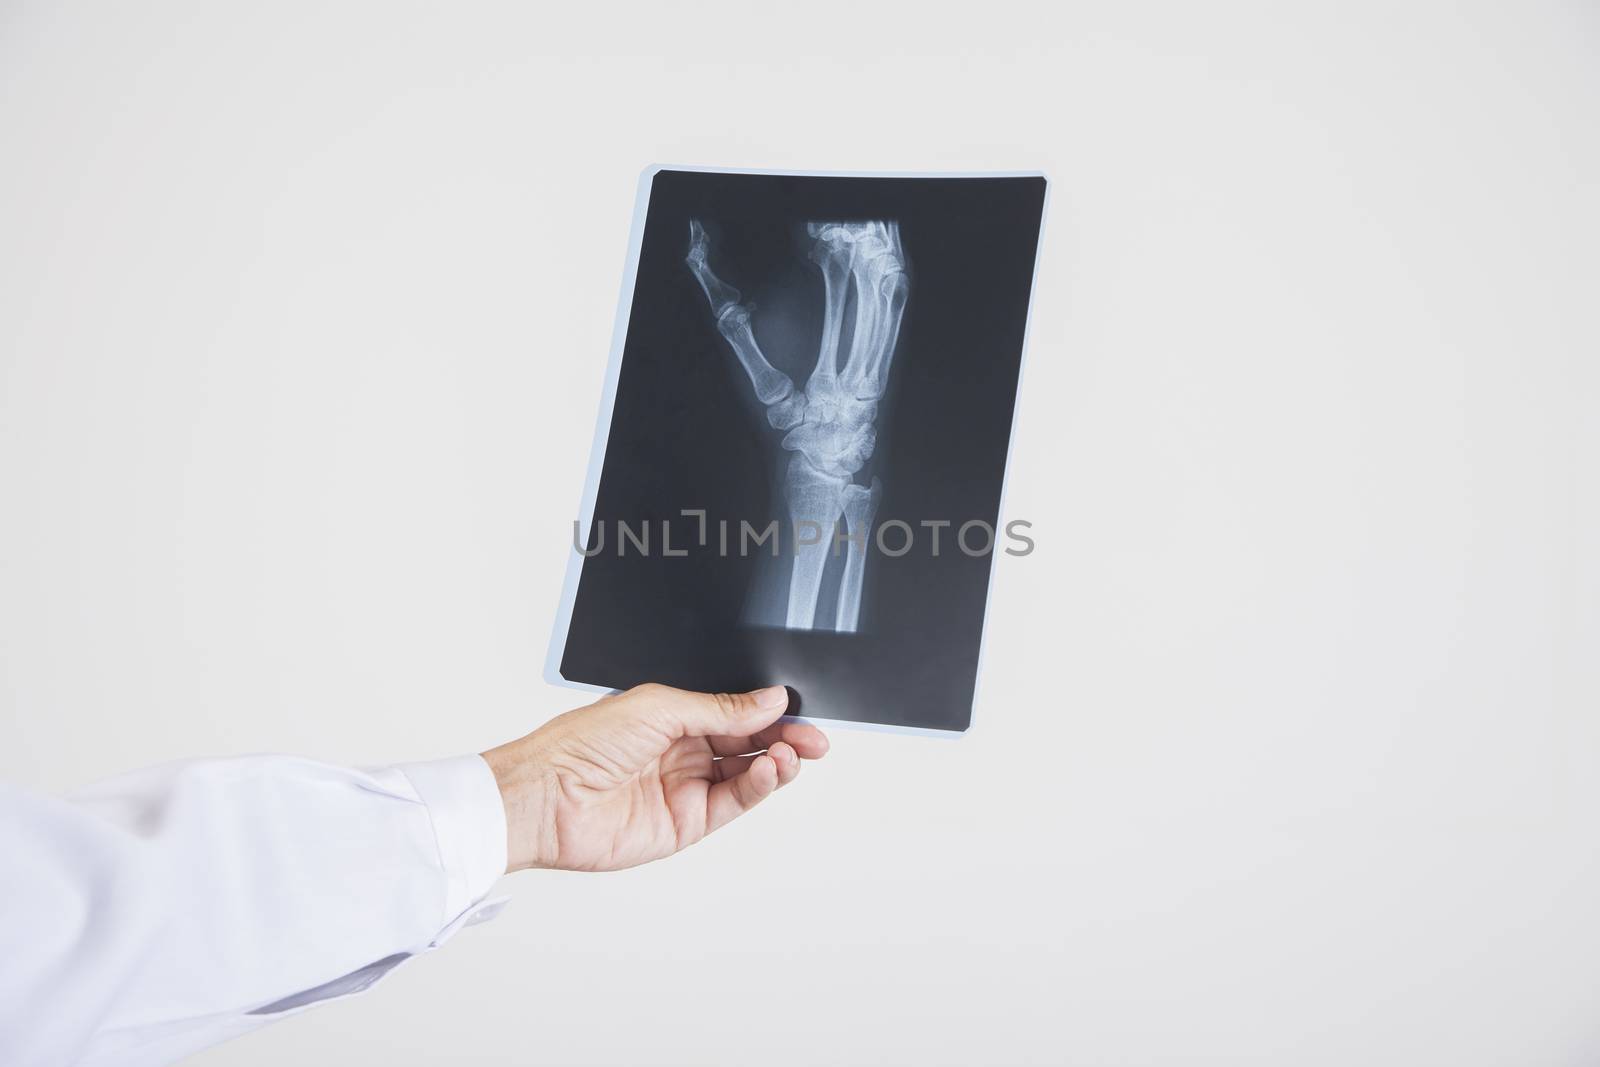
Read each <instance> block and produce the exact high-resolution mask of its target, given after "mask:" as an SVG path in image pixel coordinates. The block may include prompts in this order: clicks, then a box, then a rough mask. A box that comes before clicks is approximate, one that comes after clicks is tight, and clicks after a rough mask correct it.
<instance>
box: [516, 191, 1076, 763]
mask: <svg viewBox="0 0 1600 1067" xmlns="http://www.w3.org/2000/svg"><path fill="white" fill-rule="evenodd" d="M1044 204H1045V179H1044V177H1043V176H1042V175H1038V174H996V175H830V174H778V173H767V172H745V171H712V170H696V169H688V168H653V169H651V170H649V171H647V172H646V173H645V174H644V176H643V178H642V179H641V182H640V189H639V198H638V204H637V208H636V211H635V217H634V224H633V236H632V244H631V248H630V250H629V255H628V265H627V271H626V275H625V277H624V281H623V291H622V299H621V302H620V305H619V308H618V312H617V327H616V334H615V337H614V339H613V342H612V353H611V363H610V367H609V372H608V376H607V380H606V391H605V396H604V398H603V400H602V402H601V411H600V419H599V426H598V429H597V432H596V436H595V443H594V449H593V453H592V456H591V461H590V468H589V478H588V482H587V485H586V486H585V490H584V499H583V501H582V506H581V510H580V512H579V514H578V515H577V516H576V517H575V522H574V524H573V529H572V538H571V540H572V544H571V549H570V551H571V559H570V563H569V566H568V571H567V580H566V584H565V587H564V590H563V596H562V603H561V608H560V613H559V615H558V617H557V620H556V626H555V631H554V633H553V635H552V637H551V643H550V654H549V660H548V663H547V666H546V676H547V677H548V679H549V680H550V681H551V682H553V683H555V684H558V685H568V686H573V687H577V688H584V689H592V690H602V691H607V690H613V689H623V688H627V687H629V686H633V685H637V684H639V683H641V682H647V681H653V682H664V683H666V684H668V685H675V686H679V687H682V688H686V689H700V690H708V691H727V692H734V691H740V690H746V689H753V688H756V687H758V686H763V685H772V684H777V683H782V684H785V685H788V686H789V687H790V689H791V690H792V691H793V692H794V693H796V694H798V697H799V701H798V705H797V706H791V710H792V711H793V712H794V713H795V714H794V716H793V717H796V718H802V719H807V720H813V721H816V722H819V723H823V724H824V725H827V724H832V723H839V724H856V725H862V726H869V727H877V728H884V729H891V730H904V731H916V732H923V731H933V732H943V733H960V732H963V731H965V730H966V729H967V728H968V727H969V726H970V725H971V722H972V705H973V700H974V696H975V693H976V690H977V680H978V667H979V659H980V653H981V649H982V643H983V626H984V615H985V610H986V606H987V600H988V592H989V582H990V576H991V573H992V568H993V566H994V561H995V558H996V557H997V556H998V555H1001V554H1005V553H1010V554H1012V555H1018V556H1020V555H1026V554H1028V553H1029V552H1031V550H1032V548H1033V544H1034V542H1033V539H1032V535H1031V533H1030V532H1029V529H1028V526H1027V524H1026V522H1025V521H1023V520H1020V519H1015V518H1014V519H1012V520H1011V521H1009V522H1008V521H1005V519H1003V518H1002V515H1001V510H1000V504H1001V490H1002V487H1003V484H1004V481H1005V471H1006V460H1007V454H1008V452H1009V450H1010V442H1011V426H1012V418H1013V413H1014V410H1015V406H1016V398H1017V385H1018V381H1019V376H1020V372H1021V367H1022V354H1023V342H1024V337H1025V334H1026V329H1027V318H1028V304H1029V300H1030V298H1031V293H1032V288H1033V276H1034V262H1035V259H1036V256H1037V252H1038V245H1039V233H1040V226H1041V224H1042V221H1043V215H1044ZM1024 518H1025V517H1024Z"/></svg>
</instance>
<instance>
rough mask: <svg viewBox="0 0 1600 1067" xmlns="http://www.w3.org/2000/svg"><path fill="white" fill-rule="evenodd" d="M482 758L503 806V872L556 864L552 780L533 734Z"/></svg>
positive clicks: (556, 836) (554, 809)
mask: <svg viewBox="0 0 1600 1067" xmlns="http://www.w3.org/2000/svg"><path fill="white" fill-rule="evenodd" d="M483 760H484V762H485V763H487V764H488V765H489V770H490V771H492V772H493V773H494V780H495V784H496V785H497V786H499V788H500V800H501V803H502V804H503V805H504V806H505V813H506V873H507V874H510V873H512V872H514V871H524V870H528V869H530V868H534V867H546V868H548V867H554V866H556V860H557V858H558V856H559V855H560V843H559V840H558V835H557V833H556V820H555V813H556V805H555V803H554V794H555V782H554V780H553V778H552V777H551V775H550V774H549V773H548V771H549V767H548V764H547V763H546V762H545V761H544V760H543V759H541V758H540V756H539V751H538V744H537V742H536V741H535V740H534V738H533V736H532V735H529V736H527V737H523V738H519V739H518V740H516V741H512V742H510V743H508V744H504V745H500V746H499V747H498V748H492V749H490V750H489V751H487V752H485V753H483Z"/></svg>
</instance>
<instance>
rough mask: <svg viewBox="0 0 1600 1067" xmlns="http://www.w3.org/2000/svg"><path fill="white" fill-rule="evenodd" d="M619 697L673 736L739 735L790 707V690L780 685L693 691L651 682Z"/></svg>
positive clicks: (758, 726)
mask: <svg viewBox="0 0 1600 1067" xmlns="http://www.w3.org/2000/svg"><path fill="white" fill-rule="evenodd" d="M622 698H623V700H624V701H625V702H627V703H629V704H634V705H636V706H637V710H638V711H639V712H641V713H644V714H648V715H650V716H651V717H652V718H654V719H655V720H656V721H657V722H660V723H661V724H662V726H663V727H665V728H666V729H667V730H668V731H669V732H670V733H672V735H673V736H675V737H706V736H717V735H733V736H738V737H742V736H745V735H747V734H753V733H755V732H756V731H757V730H760V729H761V728H762V727H764V726H770V725H771V724H772V723H774V722H776V721H777V720H778V716H780V715H782V714H783V713H784V711H786V710H787V709H788V707H789V691H788V690H787V689H785V688H784V687H783V686H781V685H772V686H768V687H767V688H765V689H757V690H754V691H753V692H749V693H695V692H691V691H690V690H687V689H674V688H672V687H671V686H666V685H655V684H651V685H641V686H637V687H635V688H633V689H630V690H628V691H627V692H626V693H624V694H622Z"/></svg>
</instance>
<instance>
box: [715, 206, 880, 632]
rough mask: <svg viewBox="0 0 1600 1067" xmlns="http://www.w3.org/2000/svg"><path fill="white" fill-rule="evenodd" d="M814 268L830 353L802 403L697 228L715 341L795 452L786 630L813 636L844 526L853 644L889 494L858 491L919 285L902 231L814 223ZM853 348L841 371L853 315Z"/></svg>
mask: <svg viewBox="0 0 1600 1067" xmlns="http://www.w3.org/2000/svg"><path fill="white" fill-rule="evenodd" d="M806 233H807V236H809V237H810V238H812V245H811V253H810V258H811V261H812V262H813V263H815V264H816V265H817V267H818V268H819V269H820V270H821V272H822V285H823V310H822V341H821V344H820V346H819V348H818V352H817V361H816V365H815V367H814V368H813V369H812V371H811V376H810V378H808V379H807V381H806V386H805V389H804V390H803V391H800V392H796V391H795V388H794V382H793V381H791V380H790V378H789V376H788V375H786V374H784V373H783V372H782V371H780V370H778V369H777V368H776V367H774V366H773V365H772V364H771V363H769V362H768V361H767V358H766V356H765V355H763V354H762V351H761V347H760V345H758V344H757V343H756V338H755V333H754V332H753V331H752V329H751V325H750V316H751V313H752V311H753V310H754V308H753V306H752V305H749V304H742V303H740V293H739V290H738V289H735V288H734V287H733V286H731V285H729V284H727V283H726V282H724V281H723V280H722V279H721V278H719V277H717V275H716V274H715V272H713V271H712V269H711V265H710V254H711V240H710V237H709V236H708V235H707V233H706V230H705V227H704V226H703V225H701V223H700V221H699V220H698V219H695V220H691V221H690V223H689V252H688V255H687V256H686V257H685V261H686V262H687V264H688V266H689V270H690V271H691V272H692V273H693V274H694V277H695V280H696V281H698V282H699V283H700V288H701V289H702V290H703V291H704V292H705V295H706V301H707V302H708V303H709V304H710V305H711V312H712V314H713V316H715V318H716V323H717V330H718V331H719V332H720V333H721V334H722V336H723V338H724V339H725V340H726V341H727V342H728V345H729V346H730V347H731V348H732V349H733V352H734V355H735V356H737V357H738V360H739V364H740V366H742V367H743V368H744V371H745V374H746V375H747V376H748V377H749V378H750V384H751V386H752V387H754V389H755V393H756V397H757V399H759V400H760V401H761V402H762V404H764V405H765V406H766V408H767V421H768V422H769V423H771V424H772V426H773V427H774V428H775V429H778V430H782V431H785V433H784V437H783V439H782V447H783V448H785V449H786V450H788V451H790V452H793V453H794V455H793V456H792V457H791V458H790V461H789V464H788V466H787V468H786V472H785V475H784V484H783V495H784V500H785V502H786V503H787V506H788V508H789V516H790V520H791V524H792V528H793V529H795V530H796V531H799V530H800V529H801V528H802V527H804V528H805V529H806V530H808V531H814V536H807V537H802V536H800V535H799V533H798V532H797V533H796V535H795V558H794V569H793V571H792V574H791V578H790V583H789V602H788V606H787V618H786V625H787V626H788V627H789V628H790V629H797V630H810V629H814V628H816V612H817V602H818V600H819V599H820V596H821V589H822V579H823V575H824V572H825V570H826V568H827V559H828V554H829V552H830V551H832V546H833V543H834V533H835V530H836V529H837V527H838V525H839V522H840V520H841V519H843V521H844V523H845V534H846V536H847V538H848V539H849V546H850V547H849V552H848V555H847V556H846V558H845V566H844V571H843V574H842V576H841V578H840V587H839V595H838V597H837V601H836V603H837V609H836V611H835V618H834V629H836V630H839V631H842V632H854V631H855V630H856V629H857V627H858V626H859V624H860V615H861V581H862V574H863V572H864V570H865V568H866V546H867V538H868V537H869V536H870V533H871V526H872V521H873V518H874V516H875V515H876V513H877V507H878V501H879V499H880V498H881V497H882V495H883V485H882V483H881V482H880V481H879V480H878V479H877V478H874V479H872V483H871V486H870V487H868V486H863V485H857V484H855V483H854V481H853V479H854V477H855V475H856V474H857V472H859V471H860V470H861V469H862V467H864V466H865V465H866V463H867V460H869V459H871V458H872V451H873V448H874V446H875V445H876V443H877V435H876V430H875V429H874V428H873V421H874V420H875V419H876V418H877V413H878V399H879V398H880V397H882V396H883V391H884V387H885V384H886V383H887V381H888V376H889V365H890V363H891V361H892V360H893V358H894V350H895V345H896V343H897V341H898V340H899V336H900V320H901V318H902V316H903V314H904V312H905V305H906V298H907V296H908V295H909V293H910V283H909V281H908V280H907V277H906V258H905V252H904V250H903V249H902V247H901V245H900V229H899V226H898V225H897V224H896V223H894V222H883V221H871V222H812V223H808V224H807V226H806ZM851 310H853V316H852V318H851V321H850V333H849V347H848V351H847V352H846V353H845V358H844V362H843V366H841V365H840V358H839V357H840V351H839V350H840V341H841V338H842V337H843V335H844V326H845V317H846V313H847V311H851Z"/></svg>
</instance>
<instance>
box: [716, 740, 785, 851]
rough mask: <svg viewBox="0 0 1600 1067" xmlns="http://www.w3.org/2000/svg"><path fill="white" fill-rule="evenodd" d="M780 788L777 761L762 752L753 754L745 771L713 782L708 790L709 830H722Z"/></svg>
mask: <svg viewBox="0 0 1600 1067" xmlns="http://www.w3.org/2000/svg"><path fill="white" fill-rule="evenodd" d="M777 788H778V764H777V762H776V761H775V760H774V759H773V758H772V756H770V755H768V754H766V753H763V754H762V755H759V756H752V757H750V765H749V767H748V768H746V770H745V771H744V773H743V774H737V775H734V776H733V777H732V778H729V779H728V780H727V781H724V782H718V783H716V784H715V785H713V786H712V787H711V789H710V791H709V792H708V793H707V794H706V833H708V834H709V833H711V832H712V831H714V830H719V829H721V828H722V827H724V826H726V825H728V823H730V822H732V821H733V820H734V819H735V818H737V817H738V816H740V815H742V814H744V813H745V812H747V811H749V810H750V809H751V808H753V807H755V806H756V805H757V804H759V803H761V802H762V801H763V800H765V799H766V798H767V797H769V796H771V795H772V791H773V790H775V789H777Z"/></svg>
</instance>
